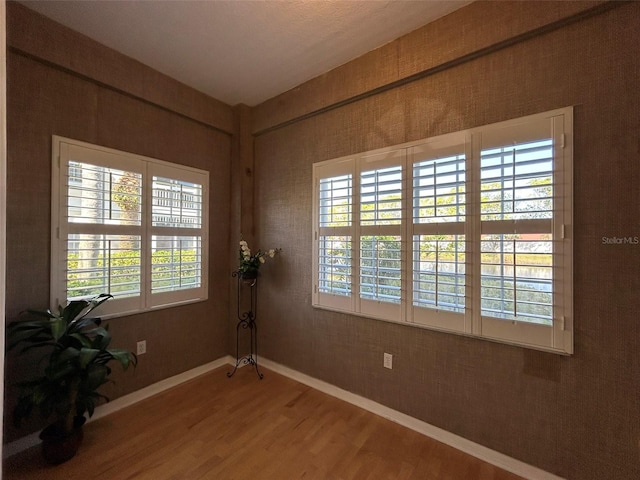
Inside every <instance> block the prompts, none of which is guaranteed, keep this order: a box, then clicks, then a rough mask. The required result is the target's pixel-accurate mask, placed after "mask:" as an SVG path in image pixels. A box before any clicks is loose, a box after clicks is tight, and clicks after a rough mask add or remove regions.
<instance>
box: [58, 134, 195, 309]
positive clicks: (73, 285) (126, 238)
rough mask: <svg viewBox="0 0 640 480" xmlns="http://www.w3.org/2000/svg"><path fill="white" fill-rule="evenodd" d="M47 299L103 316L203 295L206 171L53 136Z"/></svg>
mask: <svg viewBox="0 0 640 480" xmlns="http://www.w3.org/2000/svg"><path fill="white" fill-rule="evenodd" d="M53 151H54V158H53V159H54V169H53V199H52V224H53V227H54V228H53V232H52V272H51V285H52V292H51V297H52V304H53V305H58V304H64V303H65V302H66V301H68V300H72V299H79V298H87V297H90V296H94V295H97V294H100V293H110V294H111V295H113V296H114V300H112V301H110V302H107V303H106V304H105V305H104V306H103V307H101V309H102V312H103V313H104V314H107V315H109V314H124V313H130V312H136V311H142V310H147V309H150V308H154V307H158V306H169V305H172V304H177V303H181V302H185V301H197V300H200V299H204V298H206V295H207V292H206V284H207V281H206V279H207V277H206V252H207V247H206V244H207V237H206V235H205V232H206V228H205V227H206V225H207V214H206V211H207V208H206V207H207V198H208V194H207V185H208V174H207V172H203V171H200V170H195V169H191V168H187V167H181V166H176V165H172V164H168V163H166V162H161V161H159V160H154V159H149V158H146V157H140V156H137V155H132V154H128V153H124V152H118V151H116V150H112V149H107V148H104V147H98V146H95V145H90V144H86V143H83V142H78V141H75V140H70V139H65V138H62V137H54V138H53Z"/></svg>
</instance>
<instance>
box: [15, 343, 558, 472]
mask: <svg viewBox="0 0 640 480" xmlns="http://www.w3.org/2000/svg"><path fill="white" fill-rule="evenodd" d="M259 363H260V365H262V366H264V367H265V368H267V369H269V370H272V371H274V372H276V373H278V374H280V375H283V376H285V377H289V378H291V379H292V380H295V381H297V382H300V383H302V384H304V385H308V386H309V387H312V388H314V389H316V390H319V391H321V392H323V393H326V394H327V395H331V396H332V397H336V398H339V399H340V400H344V401H345V402H348V403H351V404H352V405H356V406H357V407H360V408H363V409H364V410H367V411H369V412H371V413H373V414H375V415H379V416H381V417H383V418H386V419H388V420H391V421H392V422H395V423H398V424H400V425H402V426H404V427H407V428H410V429H411V430H414V431H416V432H418V433H421V434H422V435H426V436H427V437H430V438H433V439H434V440H437V441H439V442H442V443H444V444H446V445H449V446H451V447H453V448H456V449H457V450H460V451H462V452H464V453H467V454H469V455H471V456H474V457H476V458H479V459H480V460H484V461H485V462H488V463H491V464H492V465H495V466H497V467H500V468H502V469H504V470H507V471H508V472H511V473H515V474H516V475H520V476H521V477H524V478H526V479H528V480H563V479H562V477H558V476H556V475H553V474H551V473H549V472H546V471H544V470H541V469H539V468H537V467H534V466H532V465H529V464H527V463H524V462H521V461H520V460H516V459H515V458H511V457H509V456H507V455H504V454H503V453H500V452H496V451H495V450H491V449H490V448H487V447H484V446H482V445H480V444H478V443H475V442H472V441H470V440H467V439H466V438H463V437H460V436H458V435H455V434H453V433H451V432H447V431H446V430H443V429H441V428H438V427H436V426H434V425H431V424H429V423H426V422H423V421H422V420H418V419H417V418H414V417H411V416H409V415H406V414H404V413H401V412H398V411H397V410H393V409H392V408H389V407H386V406H384V405H382V404H380V403H377V402H374V401H373V400H369V399H368V398H365V397H361V396H360V395H356V394H354V393H351V392H348V391H346V390H343V389H341V388H339V387H336V386H335V385H332V384H330V383H327V382H323V381H322V380H318V379H316V378H313V377H310V376H309V375H306V374H304V373H301V372H298V371H297V370H293V369H291V368H289V367H285V366H284V365H280V364H279V363H275V362H272V361H271V360H269V359H266V358H264V357H260V362H259ZM234 364H235V359H234V358H233V357H232V356H231V355H226V356H224V357H222V358H219V359H217V360H214V361H213V362H210V363H207V364H205V365H201V366H199V367H196V368H194V369H191V370H188V371H186V372H183V373H180V374H178V375H175V376H173V377H170V378H166V379H164V380H161V381H159V382H157V383H154V384H153V385H149V386H148V387H145V388H143V389H141V390H138V391H136V392H133V393H130V394H129V395H125V396H123V397H120V398H117V399H115V400H114V401H112V402H109V403H106V404H104V405H101V406H99V407H98V408H96V411H95V413H94V415H93V417H91V419H89V421H93V420H97V419H98V418H102V417H104V416H106V415H109V414H111V413H114V412H117V411H118V410H121V409H123V408H125V407H128V406H130V405H133V404H134V403H137V402H140V401H141V400H144V399H146V398H149V397H152V396H153V395H156V394H158V393H160V392H163V391H164V390H168V389H169V388H172V387H175V386H177V385H179V384H181V383H183V382H186V381H188V380H191V379H193V378H195V377H198V376H200V375H203V374H205V373H207V372H209V371H211V370H215V369H216V368H219V367H222V366H224V365H234ZM242 366H244V365H239V368H240V367H242ZM38 435H39V432H35V433H32V434H31V435H27V436H25V437H22V438H20V439H18V440H16V441H14V442H11V443H9V444H7V445H5V446H4V448H3V451H2V457H3V458H8V457H11V456H12V455H15V454H17V453H19V452H22V451H23V450H26V449H28V448H31V447H33V446H35V445H37V444H38V443H40V439H39V437H38Z"/></svg>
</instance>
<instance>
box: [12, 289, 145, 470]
mask: <svg viewBox="0 0 640 480" xmlns="http://www.w3.org/2000/svg"><path fill="white" fill-rule="evenodd" d="M110 298H112V296H111V295H108V294H101V295H98V296H96V297H93V298H90V299H86V300H73V301H71V302H69V303H68V304H67V306H65V307H62V306H61V307H59V311H58V312H52V311H51V310H27V313H29V314H30V315H31V317H32V318H31V319H21V320H17V321H15V322H12V323H10V324H9V326H8V328H7V350H12V349H13V348H15V347H16V346H18V345H23V348H22V349H21V350H20V353H24V352H27V351H30V350H32V349H45V350H46V351H45V352H44V353H43V355H42V358H41V362H40V363H43V364H44V373H43V374H42V375H41V376H39V377H38V378H35V379H33V380H29V381H25V382H21V383H19V384H18V386H20V387H21V393H20V396H19V398H18V402H17V404H16V407H15V410H14V422H15V423H16V425H18V426H19V425H20V422H21V421H22V419H23V418H25V417H28V416H30V415H31V413H32V412H33V410H34V409H37V410H39V411H40V414H41V415H42V417H43V418H45V419H49V418H52V417H53V418H54V422H53V423H52V424H50V425H49V426H47V427H46V428H45V429H44V430H43V431H42V432H41V433H40V438H41V439H42V453H43V455H44V457H45V459H46V460H47V461H49V462H50V463H54V464H57V463H62V462H65V461H67V460H69V459H70V458H72V457H73V456H74V455H75V453H76V451H77V449H78V447H79V446H80V443H81V442H82V425H83V424H84V422H85V421H86V418H85V413H87V414H88V416H89V417H91V416H92V415H93V412H94V409H95V407H96V404H97V403H98V402H100V401H101V400H102V399H104V400H106V401H109V399H108V398H107V397H105V396H104V395H102V394H100V393H98V391H97V389H98V388H99V387H100V386H101V385H103V384H105V383H107V382H108V377H109V375H110V374H111V368H110V367H109V365H108V363H109V362H111V361H112V360H115V361H116V362H119V363H120V364H121V365H122V367H123V368H124V369H125V370H126V369H127V368H128V367H129V365H131V364H133V365H134V366H135V365H136V364H137V357H136V356H135V354H133V353H132V352H130V351H128V350H123V349H113V348H111V349H110V348H109V344H110V343H111V335H110V334H109V331H108V326H106V327H102V326H100V324H101V319H100V318H96V317H88V314H89V313H90V312H92V311H93V310H94V309H95V308H97V307H98V306H100V305H101V304H102V303H104V302H105V301H107V300H108V299H110ZM33 317H40V318H39V319H33Z"/></svg>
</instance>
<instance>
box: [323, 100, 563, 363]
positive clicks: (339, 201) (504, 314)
mask: <svg viewBox="0 0 640 480" xmlns="http://www.w3.org/2000/svg"><path fill="white" fill-rule="evenodd" d="M572 135H573V112H572V109H571V108H565V109H560V110H554V111H551V112H545V113H541V114H537V115H531V116H529V117H523V118H519V119H515V120H509V121H506V122H501V123H498V124H493V125H487V126H483V127H478V128H474V129H471V130H466V131H462V132H456V133H452V134H447V135H443V136H440V137H434V138H428V139H425V140H421V141H416V142H411V143H407V144H404V145H399V146H394V147H390V148H387V149H383V150H379V151H375V152H367V153H363V154H360V155H355V156H352V157H348V158H347V157H345V158H341V159H336V160H329V161H326V162H321V163H318V164H315V165H314V175H313V178H314V197H315V198H314V227H313V228H314V291H313V295H312V298H313V305H314V306H316V307H319V308H329V309H338V310H341V311H346V312H351V313H353V314H357V315H363V316H367V317H372V318H378V319H383V320H389V321H394V322H402V323H408V324H412V325H416V326H421V327H426V328H435V329H438V330H444V331H450V332H454V333H461V334H464V335H470V336H475V337H479V338H488V339H491V340H498V341H504V342H508V343H513V344H518V345H523V346H527V347H531V348H538V349H544V350H548V351H553V352H558V353H572V349H573V318H572V315H573V308H572V240H571V225H572V180H571V178H572V156H573V153H572V148H571V146H572ZM338 297H342V301H337V300H336V299H337V298H338Z"/></svg>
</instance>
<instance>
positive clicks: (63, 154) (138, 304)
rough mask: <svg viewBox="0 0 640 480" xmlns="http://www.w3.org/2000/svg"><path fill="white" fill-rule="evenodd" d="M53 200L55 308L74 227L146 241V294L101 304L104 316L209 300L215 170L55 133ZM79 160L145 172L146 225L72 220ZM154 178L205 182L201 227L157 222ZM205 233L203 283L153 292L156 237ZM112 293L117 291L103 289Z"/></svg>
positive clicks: (62, 299) (63, 298)
mask: <svg viewBox="0 0 640 480" xmlns="http://www.w3.org/2000/svg"><path fill="white" fill-rule="evenodd" d="M52 160H53V168H52V198H51V287H50V301H51V305H52V307H54V308H56V307H57V306H58V305H61V304H62V305H64V304H65V303H66V302H67V301H68V298H67V280H66V278H67V268H68V267H67V238H68V234H69V233H70V230H71V231H73V232H76V233H87V234H124V235H136V236H138V235H139V236H140V239H141V254H140V256H141V258H140V269H141V273H140V295H135V296H129V297H120V298H119V297H118V295H117V294H114V298H113V299H112V300H110V301H109V302H106V303H104V304H103V305H102V306H101V307H100V313H101V315H102V316H103V317H106V318H109V317H115V316H122V315H129V314H133V313H139V312H144V311H149V310H154V309H159V308H167V307H172V306H176V305H181V304H186V303H193V302H200V301H204V300H207V298H208V268H209V267H208V265H209V247H208V244H209V239H208V236H209V172H207V171H205V170H200V169H197V168H192V167H187V166H184V165H178V164H174V163H170V162H166V161H162V160H158V159H154V158H149V157H144V156H141V155H136V154H132V153H127V152H122V151H119V150H115V149H112V148H107V147H102V146H98V145H93V144H90V143H86V142H81V141H78V140H74V139H70V138H65V137H61V136H57V135H54V136H53V137H52ZM70 161H79V162H83V163H88V164H92V165H96V166H99V167H106V168H116V169H119V170H123V171H126V172H133V173H138V174H140V175H142V199H141V222H140V225H131V226H129V225H124V226H121V225H115V226H114V225H96V224H78V223H74V224H72V225H71V224H70V222H68V218H67V215H68V211H67V203H68V201H67V195H68V188H67V178H68V174H69V162H70ZM154 176H159V177H165V178H170V179H173V180H177V181H182V182H191V183H194V184H198V185H201V186H202V205H201V222H200V227H197V226H196V227H194V228H184V227H162V226H154V225H153V222H152V191H153V182H152V179H153V177H154ZM155 235H160V236H173V237H180V236H185V237H199V238H200V252H201V256H200V271H199V286H197V287H195V288H183V289H175V290H172V291H166V292H160V293H152V290H151V285H152V282H151V278H152V237H153V236H155ZM102 293H111V292H102ZM90 296H93V295H90Z"/></svg>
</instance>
